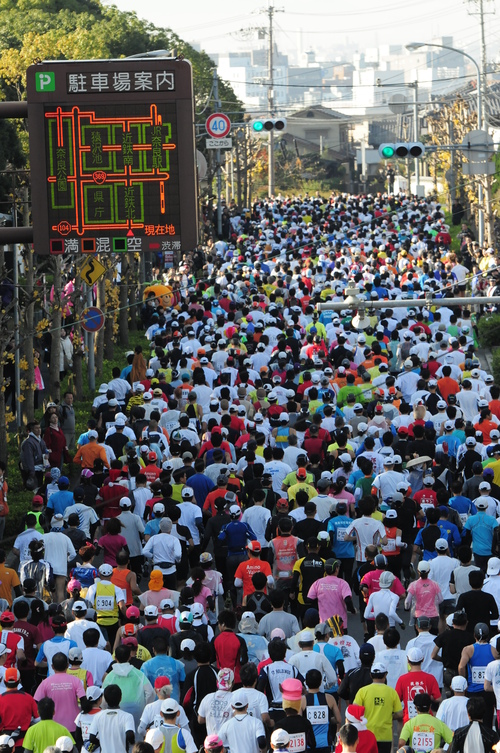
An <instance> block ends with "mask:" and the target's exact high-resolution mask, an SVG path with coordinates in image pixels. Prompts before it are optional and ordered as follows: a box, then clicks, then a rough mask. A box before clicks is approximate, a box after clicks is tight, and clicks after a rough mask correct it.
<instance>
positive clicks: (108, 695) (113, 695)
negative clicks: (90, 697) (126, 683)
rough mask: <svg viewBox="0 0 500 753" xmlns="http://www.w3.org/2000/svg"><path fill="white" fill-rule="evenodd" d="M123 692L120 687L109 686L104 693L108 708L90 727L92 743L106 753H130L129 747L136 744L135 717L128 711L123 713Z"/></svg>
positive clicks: (98, 715) (97, 715) (96, 717)
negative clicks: (121, 707)
mask: <svg viewBox="0 0 500 753" xmlns="http://www.w3.org/2000/svg"><path fill="white" fill-rule="evenodd" d="M121 699H122V692H121V690H120V688H119V687H118V685H108V687H107V688H106V689H105V691H104V700H105V701H106V704H107V706H108V708H107V709H104V710H103V711H101V712H100V713H99V714H96V715H95V717H94V719H93V721H92V724H91V725H90V730H89V733H90V738H89V739H90V742H91V744H92V745H94V746H95V747H96V746H98V745H100V747H101V750H103V751H106V753H128V748H129V746H131V745H133V744H134V742H135V724H134V717H133V716H132V714H129V713H128V712H127V711H121V709H120V702H121Z"/></svg>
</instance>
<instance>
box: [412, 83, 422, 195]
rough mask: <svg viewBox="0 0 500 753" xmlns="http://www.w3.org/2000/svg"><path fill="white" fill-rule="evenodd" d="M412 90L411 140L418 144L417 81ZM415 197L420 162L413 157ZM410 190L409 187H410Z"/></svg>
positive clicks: (418, 186) (418, 184) (418, 182)
mask: <svg viewBox="0 0 500 753" xmlns="http://www.w3.org/2000/svg"><path fill="white" fill-rule="evenodd" d="M411 86H412V88H413V139H414V141H415V142H418V81H414V82H413V84H412V85H411ZM414 163H415V196H418V195H419V193H418V191H419V188H420V162H419V159H418V157H415V160H414ZM410 190H411V187H410Z"/></svg>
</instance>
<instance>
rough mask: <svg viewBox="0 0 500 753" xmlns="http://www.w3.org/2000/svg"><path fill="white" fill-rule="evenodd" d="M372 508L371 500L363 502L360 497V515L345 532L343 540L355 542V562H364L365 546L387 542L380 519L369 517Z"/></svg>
mask: <svg viewBox="0 0 500 753" xmlns="http://www.w3.org/2000/svg"><path fill="white" fill-rule="evenodd" d="M373 509H374V504H373V502H371V501H370V502H364V500H362V499H361V500H360V502H359V511H360V512H361V515H362V517H361V518H358V519H357V520H355V521H353V523H352V524H351V525H350V526H349V528H348V529H347V531H346V533H345V537H344V541H353V542H355V543H356V562H366V556H365V549H366V547H367V546H373V545H374V544H375V545H376V546H378V545H379V544H386V543H387V538H386V535H385V528H384V526H383V525H382V523H381V522H380V520H375V519H374V518H372V517H371V515H372V512H373Z"/></svg>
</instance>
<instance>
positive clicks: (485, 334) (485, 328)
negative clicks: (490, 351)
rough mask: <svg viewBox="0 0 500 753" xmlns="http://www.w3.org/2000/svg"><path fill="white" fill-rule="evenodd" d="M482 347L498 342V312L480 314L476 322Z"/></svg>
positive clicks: (499, 333) (499, 336) (499, 326)
mask: <svg viewBox="0 0 500 753" xmlns="http://www.w3.org/2000/svg"><path fill="white" fill-rule="evenodd" d="M477 328H478V332H479V343H480V345H481V347H482V348H492V347H494V346H497V345H498V343H499V342H500V314H491V315H490V316H482V317H481V319H480V320H479V321H478V323H477Z"/></svg>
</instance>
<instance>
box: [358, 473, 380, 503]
mask: <svg viewBox="0 0 500 753" xmlns="http://www.w3.org/2000/svg"><path fill="white" fill-rule="evenodd" d="M374 480H375V474H373V475H372V476H370V477H369V478H368V477H367V476H363V478H358V480H357V481H356V487H355V488H356V489H361V496H362V497H369V496H370V494H371V493H372V486H373V482H374Z"/></svg>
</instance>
